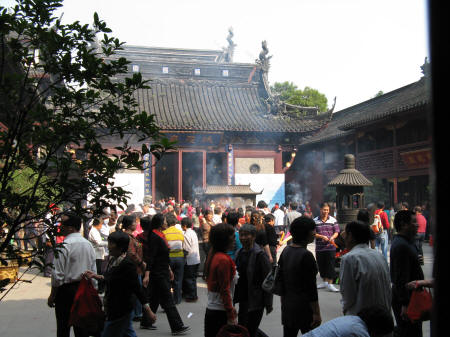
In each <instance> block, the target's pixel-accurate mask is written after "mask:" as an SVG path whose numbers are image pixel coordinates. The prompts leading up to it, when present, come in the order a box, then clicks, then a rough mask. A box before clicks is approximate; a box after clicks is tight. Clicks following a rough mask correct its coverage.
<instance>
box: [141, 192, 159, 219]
mask: <svg viewBox="0 0 450 337" xmlns="http://www.w3.org/2000/svg"><path fill="white" fill-rule="evenodd" d="M141 208H142V213H144V216H146V215H151V216H153V215H155V214H156V210H155V205H153V204H152V197H151V196H145V197H144V200H143V202H142V204H141Z"/></svg>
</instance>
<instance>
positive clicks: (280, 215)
mask: <svg viewBox="0 0 450 337" xmlns="http://www.w3.org/2000/svg"><path fill="white" fill-rule="evenodd" d="M284 215H285V214H284V212H283V211H282V210H281V209H280V205H279V204H278V203H275V207H274V211H273V216H274V217H275V225H274V227H275V231H276V232H277V234H280V232H282V231H284Z"/></svg>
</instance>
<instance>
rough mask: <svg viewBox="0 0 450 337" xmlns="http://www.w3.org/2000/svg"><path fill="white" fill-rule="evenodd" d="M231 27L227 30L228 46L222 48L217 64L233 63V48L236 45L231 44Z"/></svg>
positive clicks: (232, 34)
mask: <svg viewBox="0 0 450 337" xmlns="http://www.w3.org/2000/svg"><path fill="white" fill-rule="evenodd" d="M233 36H234V33H233V27H230V28H228V36H227V41H228V46H227V47H222V50H223V53H222V55H221V56H220V59H219V62H220V63H233V55H234V48H235V47H236V46H237V44H236V43H234V42H233Z"/></svg>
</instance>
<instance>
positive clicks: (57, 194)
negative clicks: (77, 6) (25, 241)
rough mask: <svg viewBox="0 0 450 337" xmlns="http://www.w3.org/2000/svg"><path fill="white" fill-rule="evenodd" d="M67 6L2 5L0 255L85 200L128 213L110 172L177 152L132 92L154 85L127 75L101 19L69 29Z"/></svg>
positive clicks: (50, 2) (29, 0) (45, 1)
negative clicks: (34, 227)
mask: <svg viewBox="0 0 450 337" xmlns="http://www.w3.org/2000/svg"><path fill="white" fill-rule="evenodd" d="M61 6H62V0H17V2H16V5H15V6H14V7H13V8H9V9H7V8H4V7H0V14H1V18H0V122H1V124H0V223H1V224H2V225H3V226H4V231H2V232H3V235H4V237H3V238H2V239H1V241H0V253H4V252H8V255H9V256H11V254H12V253H14V251H16V250H17V249H16V248H15V247H12V246H11V239H12V238H13V237H14V234H15V233H17V232H18V231H19V230H21V229H23V227H24V226H26V225H29V224H34V223H37V222H39V223H44V224H45V226H46V228H48V231H47V232H48V233H49V234H50V235H52V234H51V233H54V228H53V226H54V223H55V218H54V217H53V218H50V217H48V216H47V215H48V212H49V209H50V206H51V205H52V204H56V205H59V206H60V208H61V209H63V207H61V206H63V205H64V209H68V208H70V209H71V211H73V212H76V213H78V214H79V215H84V214H85V213H86V209H85V204H86V198H87V195H89V196H90V204H91V205H92V211H93V212H94V215H95V214H96V213H100V212H102V209H103V208H104V207H107V206H110V205H112V204H114V205H120V206H121V207H125V205H126V202H127V192H126V191H124V190H123V189H122V188H120V187H116V186H114V180H113V177H114V174H115V173H116V172H118V170H121V169H123V168H127V169H138V170H141V169H143V164H144V161H143V155H145V154H149V153H152V154H153V155H154V156H155V157H156V158H160V157H161V156H162V154H163V153H164V152H165V151H166V150H167V149H171V148H173V145H174V143H172V142H169V141H168V140H167V139H166V138H164V137H162V135H161V133H160V130H159V128H158V127H157V126H156V124H155V121H154V117H153V116H152V115H148V114H147V113H146V112H145V111H138V109H137V103H136V100H135V97H134V95H133V93H134V92H135V91H136V90H137V89H141V88H148V81H145V80H143V79H142V76H141V75H140V74H139V73H134V74H133V75H132V77H126V73H127V68H128V64H129V62H128V61H127V60H126V59H125V58H120V57H116V56H115V55H114V53H115V51H117V50H119V49H121V47H122V44H123V43H122V42H120V41H119V40H118V39H117V38H114V37H111V36H110V35H109V34H110V33H111V29H110V28H108V27H107V25H106V23H105V22H103V21H102V20H101V19H100V18H99V16H98V14H97V13H95V14H94V16H93V27H90V26H89V25H87V24H81V23H80V22H78V21H76V22H73V23H69V24H63V23H62V22H61V19H60V18H57V17H56V16H55V14H54V13H55V10H57V9H58V8H59V7H61ZM99 35H101V36H102V39H101V41H98V40H97V36H99ZM120 78H123V80H118V79H120ZM149 143H151V146H148V145H147V144H149ZM104 144H114V146H115V148H114V152H113V153H111V151H109V150H108V148H107V147H106V146H105V145H104ZM12 255H14V254H12ZM0 259H1V255H0Z"/></svg>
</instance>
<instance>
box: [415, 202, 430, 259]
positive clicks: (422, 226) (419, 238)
mask: <svg viewBox="0 0 450 337" xmlns="http://www.w3.org/2000/svg"><path fill="white" fill-rule="evenodd" d="M414 212H415V213H416V219H417V224H418V225H419V228H418V229H417V235H416V246H417V249H418V250H419V259H420V263H421V264H423V249H422V243H423V240H424V239H425V232H426V230H427V219H425V217H424V216H423V215H422V207H420V206H416V207H414Z"/></svg>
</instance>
